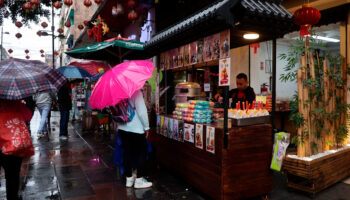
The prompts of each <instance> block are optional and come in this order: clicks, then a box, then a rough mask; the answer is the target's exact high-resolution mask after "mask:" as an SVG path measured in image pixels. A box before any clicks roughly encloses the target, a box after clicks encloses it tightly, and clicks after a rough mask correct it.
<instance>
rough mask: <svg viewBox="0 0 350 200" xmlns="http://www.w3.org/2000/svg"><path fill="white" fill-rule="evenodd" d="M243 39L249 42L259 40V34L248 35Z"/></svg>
mask: <svg viewBox="0 0 350 200" xmlns="http://www.w3.org/2000/svg"><path fill="white" fill-rule="evenodd" d="M243 38H244V39H247V40H255V39H258V38H259V34H257V33H246V34H244V35H243Z"/></svg>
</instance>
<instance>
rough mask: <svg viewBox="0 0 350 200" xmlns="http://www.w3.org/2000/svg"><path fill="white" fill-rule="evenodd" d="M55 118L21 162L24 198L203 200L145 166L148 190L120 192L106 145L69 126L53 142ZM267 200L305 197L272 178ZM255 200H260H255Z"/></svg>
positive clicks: (348, 198) (320, 199)
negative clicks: (66, 134) (63, 137)
mask: <svg viewBox="0 0 350 200" xmlns="http://www.w3.org/2000/svg"><path fill="white" fill-rule="evenodd" d="M58 120H59V115H58V113H55V112H53V113H52V119H51V122H52V129H53V131H52V134H51V135H50V141H48V140H47V139H40V140H37V139H36V137H33V144H34V146H35V155H34V156H33V157H31V158H30V159H27V160H25V161H24V163H23V165H22V170H21V180H22V184H21V193H22V197H23V199H25V200H29V199H35V200H37V199H67V200H95V199H98V200H134V199H156V200H158V199H159V200H163V199H164V200H168V199H191V200H192V199H193V200H201V199H207V198H206V197H204V196H203V195H202V194H200V193H199V192H198V191H196V190H195V189H193V188H191V187H190V186H189V185H187V184H186V183H185V182H184V181H182V180H180V179H178V178H177V177H175V176H173V175H172V174H171V173H169V172H167V171H165V170H157V169H156V168H155V167H154V166H150V167H148V172H149V173H148V174H150V177H149V179H150V180H152V181H153V183H154V186H153V188H152V189H143V190H134V189H129V188H125V186H124V184H123V182H122V180H121V178H120V176H119V174H118V171H117V169H116V168H115V167H114V166H113V164H112V158H113V148H112V147H111V145H110V144H109V142H105V141H103V140H101V139H100V138H96V137H95V136H94V135H93V134H91V133H85V134H83V133H82V131H81V130H80V126H79V123H75V124H70V126H69V140H68V141H60V140H59V138H58V129H59V128H58V126H57V125H58ZM37 124H39V114H38V113H37V112H36V113H35V115H34V117H33V120H32V130H33V132H35V130H36V129H37ZM0 183H1V187H0V200H2V199H5V198H6V192H5V180H4V173H3V172H2V173H1V175H0ZM274 183H275V187H274V188H275V190H274V192H273V193H272V194H271V195H270V198H269V199H272V200H289V199H291V200H304V199H305V200H306V199H310V197H309V196H306V195H304V194H300V193H298V192H295V191H290V190H287V189H286V180H285V177H284V176H283V175H280V174H276V176H275V182H274ZM257 199H259V198H257ZM314 199H317V200H350V185H348V184H345V183H338V184H336V185H335V186H333V187H331V188H329V189H328V190H325V191H324V192H321V193H320V194H318V195H317V196H316V197H315V198H314Z"/></svg>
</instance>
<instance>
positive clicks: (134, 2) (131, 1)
mask: <svg viewBox="0 0 350 200" xmlns="http://www.w3.org/2000/svg"><path fill="white" fill-rule="evenodd" d="M135 6H136V1H135V0H129V1H128V7H129V8H134V7H135Z"/></svg>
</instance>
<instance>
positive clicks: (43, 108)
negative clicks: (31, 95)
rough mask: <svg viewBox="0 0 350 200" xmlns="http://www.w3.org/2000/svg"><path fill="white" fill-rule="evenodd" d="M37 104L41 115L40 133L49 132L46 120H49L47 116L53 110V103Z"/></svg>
mask: <svg viewBox="0 0 350 200" xmlns="http://www.w3.org/2000/svg"><path fill="white" fill-rule="evenodd" d="M37 106H38V109H39V112H40V116H41V120H40V125H39V129H38V133H41V132H43V131H45V132H47V124H46V120H47V116H48V115H49V112H50V111H51V104H50V103H47V104H46V103H43V104H38V105H37Z"/></svg>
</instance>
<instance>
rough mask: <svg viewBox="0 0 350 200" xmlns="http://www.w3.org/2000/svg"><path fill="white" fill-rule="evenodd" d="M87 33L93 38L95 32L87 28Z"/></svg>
mask: <svg viewBox="0 0 350 200" xmlns="http://www.w3.org/2000/svg"><path fill="white" fill-rule="evenodd" d="M87 34H88V36H89V38H90V39H91V38H92V34H93V32H92V30H91V29H88V30H87Z"/></svg>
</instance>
